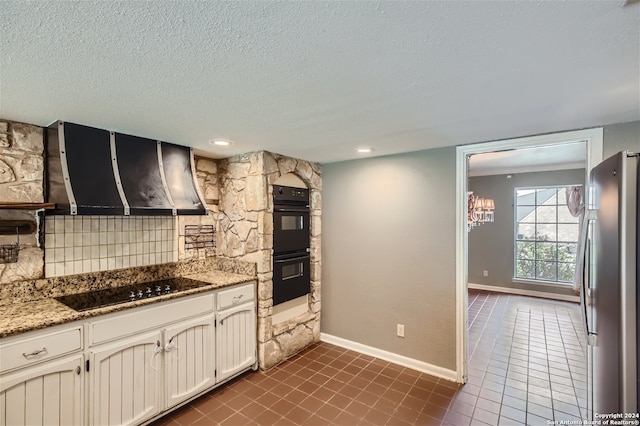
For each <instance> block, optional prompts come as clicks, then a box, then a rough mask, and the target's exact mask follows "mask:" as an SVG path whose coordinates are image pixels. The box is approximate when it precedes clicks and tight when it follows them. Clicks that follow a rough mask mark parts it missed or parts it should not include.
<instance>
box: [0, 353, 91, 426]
mask: <svg viewBox="0 0 640 426" xmlns="http://www.w3.org/2000/svg"><path fill="white" fill-rule="evenodd" d="M82 361H83V357H82V355H81V354H79V355H75V356H73V357H69V358H65V359H61V360H56V361H49V362H46V363H44V364H40V365H38V366H35V367H29V368H24V369H22V370H18V371H16V372H14V373H12V374H6V375H4V376H1V377H0V425H3V426H4V425H11V426H14V425H81V424H83V423H84V422H83V421H82V379H81V378H82Z"/></svg>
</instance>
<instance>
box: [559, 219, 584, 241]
mask: <svg viewBox="0 0 640 426" xmlns="http://www.w3.org/2000/svg"><path fill="white" fill-rule="evenodd" d="M578 237H579V231H578V224H577V223H575V224H560V225H558V241H578Z"/></svg>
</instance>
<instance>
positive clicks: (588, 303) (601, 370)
mask: <svg viewBox="0 0 640 426" xmlns="http://www.w3.org/2000/svg"><path fill="white" fill-rule="evenodd" d="M639 163H640V160H639V154H634V153H631V152H628V151H623V152H620V153H618V154H616V155H614V156H613V157H611V158H608V159H607V160H605V161H603V162H602V163H600V164H599V165H598V166H596V167H595V168H594V169H593V170H592V171H591V174H590V179H589V186H588V190H589V197H588V209H587V211H586V212H585V221H584V225H583V242H582V243H583V244H582V249H581V254H582V253H583V254H584V255H583V256H581V255H579V256H580V257H579V259H578V265H579V267H581V268H582V273H581V274H580V275H581V276H582V288H581V296H582V297H581V298H582V309H583V313H584V320H585V321H584V324H585V332H586V336H587V412H586V416H587V418H591V419H603V418H605V417H603V415H605V414H615V415H622V416H624V415H625V413H626V414H631V415H632V413H637V412H638V405H639V404H638V395H640V392H639V382H638V371H639V367H638V354H639V353H640V350H639V347H638V344H639V342H640V339H639V338H638V330H639V327H638V319H639V317H638V306H639V305H640V292H638V263H639V260H640V257H639V256H640V251H639V250H638V240H639V239H640V238H639V236H640V226H639V223H638V222H639V218H638V211H639V210H640V209H639V204H640V196H639V195H638V187H639V186H640V185H639V179H640V177H639V175H640V173H639V171H638V164H639ZM627 420H636V419H635V418H633V419H632V418H629V419H627Z"/></svg>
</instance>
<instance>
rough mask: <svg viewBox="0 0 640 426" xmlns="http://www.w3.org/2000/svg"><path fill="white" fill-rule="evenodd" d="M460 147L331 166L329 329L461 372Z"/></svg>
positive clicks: (325, 321)
mask: <svg viewBox="0 0 640 426" xmlns="http://www.w3.org/2000/svg"><path fill="white" fill-rule="evenodd" d="M455 154H456V151H455V148H454V147H448V148H440V149H432V150H426V151H418V152H412V153H407V154H400V155H392V156H384V157H377V158H369V159H362V160H355V161H346V162H340V163H330V164H325V165H323V222H324V223H323V228H324V232H323V243H322V244H323V248H322V257H323V264H322V269H323V271H322V272H323V277H322V278H323V283H322V300H323V315H322V332H323V333H326V334H327V335H331V336H334V337H338V338H341V339H346V340H347V341H350V342H355V343H359V344H362V345H367V346H369V347H373V348H375V349H380V350H383V351H388V352H391V353H393V354H398V355H402V356H405V357H408V358H411V359H413V360H417V361H420V362H422V363H426V364H430V365H431V366H434V367H438V368H441V369H447V370H450V371H455V369H456V351H455V345H456V268H455V257H456V256H455V250H456V247H455V242H456V240H455V235H456V230H455V226H456V223H455V217H456V214H455V205H456V203H455V196H456V195H455V194H456V189H455V183H456V158H455ZM398 323H399V324H404V326H405V337H404V338H402V337H397V336H396V324H398ZM436 369H437V368H436Z"/></svg>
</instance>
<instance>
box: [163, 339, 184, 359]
mask: <svg viewBox="0 0 640 426" xmlns="http://www.w3.org/2000/svg"><path fill="white" fill-rule="evenodd" d="M175 338H176V336H173V337H172V338H171V339H169V341H168V342H167V344H166V345H164V351H165V352H171V351H172V350H173V349H175V350H176V351H177V354H176V359H180V348H179V347H178V345H177V344H175V343H173V339H175Z"/></svg>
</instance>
